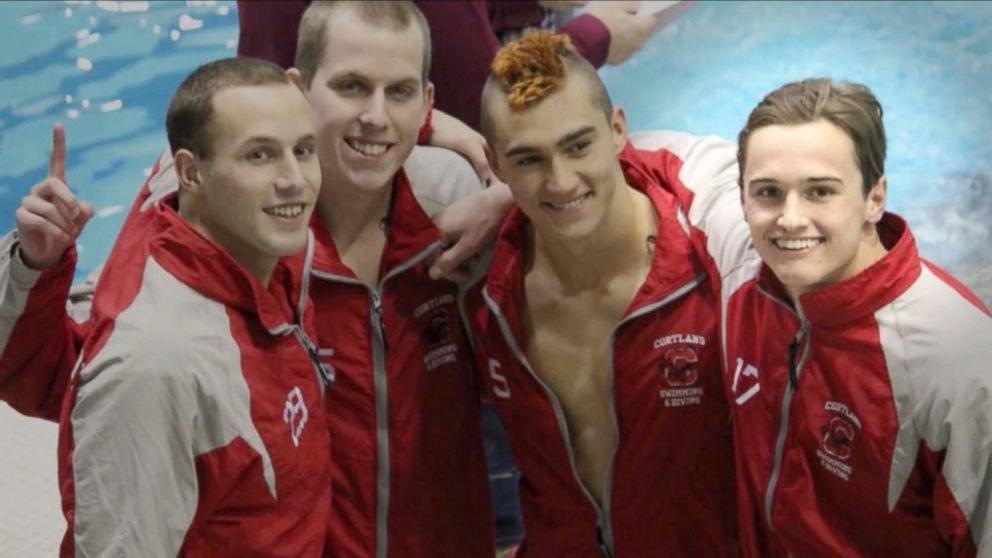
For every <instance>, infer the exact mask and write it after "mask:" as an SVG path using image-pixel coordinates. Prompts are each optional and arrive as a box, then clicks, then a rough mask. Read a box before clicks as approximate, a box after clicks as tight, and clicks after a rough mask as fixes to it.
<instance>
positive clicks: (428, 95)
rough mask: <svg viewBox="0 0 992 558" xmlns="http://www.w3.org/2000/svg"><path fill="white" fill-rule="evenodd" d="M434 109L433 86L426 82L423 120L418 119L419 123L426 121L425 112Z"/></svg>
mask: <svg viewBox="0 0 992 558" xmlns="http://www.w3.org/2000/svg"><path fill="white" fill-rule="evenodd" d="M433 109H434V84H433V83H431V82H429V81H428V82H427V85H426V86H424V114H423V118H421V119H420V121H421V122H426V121H427V112H428V111H430V110H433Z"/></svg>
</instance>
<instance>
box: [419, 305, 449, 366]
mask: <svg viewBox="0 0 992 558" xmlns="http://www.w3.org/2000/svg"><path fill="white" fill-rule="evenodd" d="M454 304H455V297H454V296H453V295H451V294H443V295H440V296H436V297H434V298H431V299H429V300H427V301H426V302H424V303H423V304H421V305H419V306H417V308H416V309H415V310H414V312H413V316H414V318H415V319H417V320H421V327H423V335H424V341H425V343H424V346H425V347H428V348H429V349H430V350H429V351H427V354H426V355H424V366H426V367H427V370H434V369H435V368H437V367H439V366H442V365H445V364H449V363H452V362H456V361H457V360H458V344H457V343H455V342H453V341H452V339H451V337H452V327H458V326H457V324H456V325H454V326H453V325H452V323H451V320H452V317H451V316H452V312H453V310H449V308H452V307H454Z"/></svg>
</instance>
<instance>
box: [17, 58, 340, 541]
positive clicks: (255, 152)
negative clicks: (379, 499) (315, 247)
mask: <svg viewBox="0 0 992 558" xmlns="http://www.w3.org/2000/svg"><path fill="white" fill-rule="evenodd" d="M166 122H167V128H168V134H169V144H170V147H171V149H172V151H173V154H174V157H175V161H176V168H177V174H178V175H179V183H180V192H179V195H178V198H177V197H176V196H175V195H173V196H170V197H167V198H166V199H163V200H161V201H159V202H158V203H156V204H155V205H154V206H153V207H151V208H149V209H148V210H147V211H145V212H144V213H143V214H141V215H140V216H138V218H137V220H136V221H135V222H134V223H133V225H132V227H131V229H130V230H131V232H132V233H134V235H133V236H132V237H131V238H129V239H128V242H125V243H119V244H118V245H117V247H116V248H115V250H114V251H113V253H112V254H111V256H110V259H109V261H108V263H107V267H106V270H107V275H106V276H105V278H104V280H103V281H102V282H101V283H100V286H99V289H98V290H97V292H96V295H95V299H94V306H93V312H92V320H91V323H92V326H93V330H92V333H91V334H90V335H89V337H88V338H87V339H86V343H85V345H84V346H83V348H82V356H81V359H80V364H79V365H78V369H79V372H78V373H77V374H75V375H74V376H73V378H72V381H71V384H70V386H69V389H68V392H67V397H66V399H65V403H64V407H63V411H62V419H61V421H60V437H59V457H60V459H59V465H60V466H59V477H60V485H61V490H62V498H63V509H64V511H65V515H66V520H67V522H68V525H69V528H68V532H67V534H66V537H65V539H64V540H63V544H62V549H61V554H62V555H63V556H76V555H80V556H83V555H85V556H91V555H120V556H137V555H142V556H147V555H156V556H158V555H160V556H175V555H177V554H180V555H247V554H251V553H263V554H266V555H272V556H320V555H321V553H322V551H323V548H324V543H325V538H326V526H327V523H328V521H329V515H330V514H329V512H330V488H331V487H330V483H329V482H328V474H329V461H330V453H329V451H330V449H329V444H328V439H327V434H326V431H325V430H324V429H323V428H322V426H323V420H324V413H323V409H322V406H323V400H324V394H323V387H324V386H323V383H324V378H323V375H322V370H321V365H320V362H319V360H318V359H317V356H316V354H315V351H314V349H313V344H312V342H311V341H310V335H311V333H312V330H310V329H309V328H308V327H305V324H308V323H310V322H311V320H312V317H313V316H312V313H311V311H310V306H309V305H308V304H307V303H306V299H305V298H304V297H303V294H302V292H301V291H302V290H303V289H302V277H303V275H302V274H303V265H302V259H301V258H297V260H296V263H295V264H291V263H279V260H280V258H282V257H285V256H293V255H296V254H298V253H300V252H301V251H302V250H303V249H304V247H305V246H306V245H307V244H308V227H307V223H308V222H309V218H310V214H311V212H312V210H313V207H314V203H315V202H316V197H317V191H318V189H319V187H320V169H319V166H318V163H317V156H316V151H315V145H314V142H315V138H314V132H313V124H312V122H311V119H310V113H309V107H308V106H307V103H306V100H305V99H304V98H303V96H302V95H301V94H300V91H299V90H298V89H297V88H296V87H295V86H294V85H293V84H292V83H291V82H290V81H289V80H288V79H287V78H286V76H285V74H284V73H283V72H282V70H281V69H279V68H278V67H277V66H275V65H273V64H269V63H267V62H262V61H257V60H250V59H227V60H221V61H218V62H213V63H210V64H206V65H204V66H201V67H200V68H198V69H197V70H196V71H195V72H193V73H192V74H191V75H190V76H189V77H188V78H186V80H185V81H184V82H183V83H182V85H180V86H179V89H178V90H177V91H176V94H175V95H174V96H173V98H172V101H171V102H170V104H169V110H168V115H167V117H166ZM55 136H56V141H55V142H54V143H55V145H54V149H53V155H52V161H53V164H52V169H53V172H52V176H51V177H50V178H49V179H48V180H47V181H46V182H47V183H49V184H48V185H47V186H45V185H40V186H39V188H49V189H62V188H65V185H64V176H60V175H63V174H64V172H63V170H62V169H64V159H65V141H64V135H63V132H62V131H61V128H59V127H56V133H55ZM65 207H66V206H63V205H61V204H57V203H56V204H53V205H52V206H50V207H48V208H37V209H39V211H40V212H41V213H43V214H45V215H46V216H47V217H48V218H49V219H48V223H49V224H55V226H59V228H63V229H72V226H71V225H69V220H71V219H72V218H74V217H75V216H74V215H73V214H72V213H71V212H63V211H62V210H63V209H65ZM35 217H38V216H37V215H35ZM27 220H29V221H30V219H27ZM29 229H30V228H29V227H28V228H25V229H23V231H24V232H25V233H27V234H26V236H25V242H24V243H22V244H20V245H19V248H18V249H17V251H16V252H15V253H14V255H13V256H12V257H20V258H23V259H24V261H25V263H26V264H28V265H35V266H42V267H49V268H51V267H53V266H54V267H62V268H67V267H68V268H71V267H72V264H73V263H74V262H73V257H72V253H71V251H70V254H69V256H68V257H63V256H62V253H61V250H58V248H59V247H58V246H56V245H54V244H50V245H49V246H44V245H43V244H39V243H36V242H33V241H34V240H37V239H38V237H37V236H36V235H32V233H31V231H30V230H29ZM63 240H64V239H63ZM48 248H56V249H55V250H49V249H48ZM61 248H64V246H62V247H61ZM56 252H57V253H56ZM8 253H9V252H8ZM53 255H54V256H55V258H54V260H53V258H52V256H53ZM60 259H61V260H62V262H61V263H60ZM37 275H38V274H37V273H35V276H36V278H37ZM61 277H62V278H63V279H64V280H65V281H67V280H68V279H69V278H70V277H71V273H63V274H62V276H61ZM62 288H65V285H63V287H62ZM57 323H58V322H55V323H54V324H53V325H56V324H57Z"/></svg>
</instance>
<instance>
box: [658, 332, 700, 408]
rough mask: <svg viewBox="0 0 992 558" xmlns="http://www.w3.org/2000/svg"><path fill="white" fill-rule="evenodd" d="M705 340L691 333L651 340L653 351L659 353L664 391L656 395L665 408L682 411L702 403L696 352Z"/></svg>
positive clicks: (697, 354)
mask: <svg viewBox="0 0 992 558" xmlns="http://www.w3.org/2000/svg"><path fill="white" fill-rule="evenodd" d="M704 346H706V338H705V337H703V336H702V335H696V334H692V333H688V334H686V333H675V334H672V335H666V336H664V337H659V338H657V339H655V340H654V348H655V350H663V351H664V352H662V353H661V358H660V359H659V361H658V369H659V370H658V371H659V372H660V374H661V377H662V378H663V379H664V381H665V384H664V385H665V387H664V388H663V389H661V390H660V391H659V393H658V395H659V396H660V397H661V399H662V400H664V402H665V406H666V407H685V406H688V405H699V404H701V403H702V402H703V392H704V390H703V387H702V386H698V385H696V384H697V383H698V382H699V352H698V350H697V347H704Z"/></svg>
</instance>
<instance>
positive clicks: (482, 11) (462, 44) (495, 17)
mask: <svg viewBox="0 0 992 558" xmlns="http://www.w3.org/2000/svg"><path fill="white" fill-rule="evenodd" d="M414 3H415V4H416V5H417V7H418V8H420V10H421V11H422V12H423V13H424V16H425V17H426V18H427V24H428V25H429V26H430V29H431V48H432V60H431V71H430V80H431V81H432V82H433V83H434V106H435V107H436V108H438V109H440V110H442V111H444V112H446V113H448V114H450V115H452V116H454V117H455V118H457V119H459V120H461V121H462V122H464V123H466V124H468V125H469V126H471V127H472V128H474V129H476V130H478V129H479V99H480V98H481V97H482V87H483V86H484V85H485V83H486V78H487V77H489V65H490V63H492V60H493V57H494V56H495V55H496V51H497V50H499V47H500V44H499V40H498V39H497V38H496V31H495V29H501V30H502V29H509V28H513V27H519V26H521V25H525V24H528V23H534V24H535V25H536V24H538V23H540V20H539V19H538V20H537V21H532V19H533V18H535V17H536V16H535V14H539V13H540V8H539V7H538V6H537V2H533V1H527V2H507V1H505V0H489V1H488V2H487V1H485V0H468V1H463V0H448V1H445V0H434V1H429V0H423V1H418V2H414ZM309 4H310V1H309V0H280V1H247V0H238V25H239V29H240V37H239V39H238V56H250V57H252V58H261V59H263V60H268V61H270V62H274V63H276V64H279V65H280V66H282V67H284V68H289V67H290V66H292V65H293V59H294V58H295V56H296V33H297V30H298V28H299V25H300V18H301V17H302V15H303V12H304V11H305V10H306V8H307V6H308V5H309ZM535 9H536V10H537V11H535ZM559 31H561V32H562V33H565V34H567V35H568V36H569V37H571V39H572V43H573V44H574V45H575V48H576V50H578V52H579V54H581V55H582V56H583V57H585V58H586V60H588V61H589V62H590V63H592V65H593V66H595V67H597V68H598V67H600V66H602V65H603V64H604V63H605V62H606V56H607V53H608V51H609V47H610V33H609V31H608V30H607V29H606V26H605V25H603V23H602V22H600V21H599V20H598V19H596V18H595V17H593V16H590V15H585V14H583V15H580V16H578V17H574V18H572V19H570V20H568V21H567V22H566V23H565V24H564V25H562V26H561V28H560V29H559Z"/></svg>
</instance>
